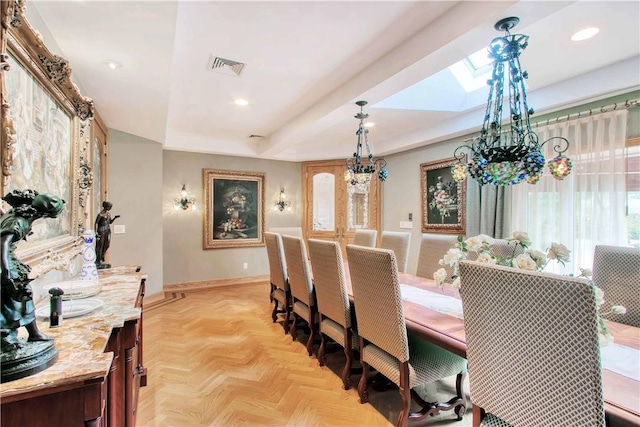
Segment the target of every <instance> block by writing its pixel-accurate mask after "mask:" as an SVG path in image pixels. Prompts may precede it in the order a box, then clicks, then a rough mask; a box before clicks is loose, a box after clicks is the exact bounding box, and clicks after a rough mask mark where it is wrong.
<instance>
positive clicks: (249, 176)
mask: <svg viewBox="0 0 640 427" xmlns="http://www.w3.org/2000/svg"><path fill="white" fill-rule="evenodd" d="M202 178H203V180H204V189H205V195H204V204H205V215H204V232H203V247H204V249H220V248H238V247H248V246H262V245H264V236H263V232H264V215H265V213H264V192H265V189H264V186H265V183H264V181H265V174H264V173H260V172H237V171H224V170H214V169H203V171H202Z"/></svg>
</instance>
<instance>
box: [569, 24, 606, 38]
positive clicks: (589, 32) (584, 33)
mask: <svg viewBox="0 0 640 427" xmlns="http://www.w3.org/2000/svg"><path fill="white" fill-rule="evenodd" d="M599 32H600V28H596V27H590V28H585V29H584V30H580V31H578V32H577V33H575V34H574V35H572V36H571V40H573V41H574V42H579V41H582V40H586V39H590V38H591V37H593V36H595V35H596V34H598V33H599Z"/></svg>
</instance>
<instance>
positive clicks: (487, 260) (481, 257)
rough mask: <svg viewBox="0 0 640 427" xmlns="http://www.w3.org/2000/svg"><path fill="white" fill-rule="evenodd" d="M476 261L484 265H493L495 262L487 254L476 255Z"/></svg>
mask: <svg viewBox="0 0 640 427" xmlns="http://www.w3.org/2000/svg"><path fill="white" fill-rule="evenodd" d="M476 261H478V262H481V263H484V264H495V263H496V262H497V260H496V259H495V258H494V257H492V256H491V255H489V254H487V253H482V254H479V255H478V258H476Z"/></svg>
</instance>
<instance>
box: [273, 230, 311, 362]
mask: <svg viewBox="0 0 640 427" xmlns="http://www.w3.org/2000/svg"><path fill="white" fill-rule="evenodd" d="M282 245H283V247H284V255H285V257H286V260H287V268H288V271H289V286H290V287H291V313H292V314H293V322H291V325H290V327H289V333H290V334H291V338H292V339H293V340H294V341H295V340H296V339H297V338H298V330H297V324H298V322H299V320H300V319H303V320H305V321H306V322H307V324H308V325H309V339H308V340H307V352H309V356H311V355H312V354H313V352H314V346H313V341H314V339H315V336H316V335H315V334H316V317H317V306H316V296H315V290H314V288H313V280H312V279H311V269H310V268H309V258H308V257H307V248H306V246H305V244H304V241H303V240H302V239H301V238H300V237H295V236H282Z"/></svg>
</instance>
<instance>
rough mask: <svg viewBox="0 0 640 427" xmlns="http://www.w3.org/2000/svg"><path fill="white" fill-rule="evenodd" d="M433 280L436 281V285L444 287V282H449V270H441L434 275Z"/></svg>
mask: <svg viewBox="0 0 640 427" xmlns="http://www.w3.org/2000/svg"><path fill="white" fill-rule="evenodd" d="M433 280H435V282H436V285H438V286H442V285H444V281H445V280H447V270H445V269H444V268H440V269H438V270H436V271H435V272H434V273H433Z"/></svg>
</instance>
